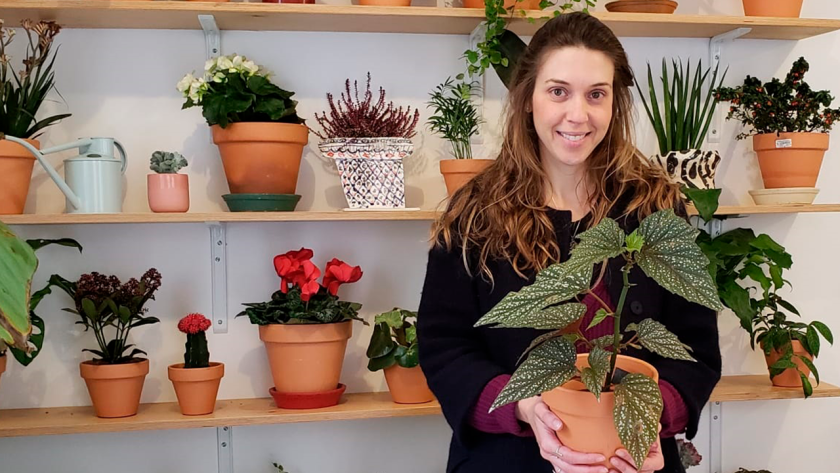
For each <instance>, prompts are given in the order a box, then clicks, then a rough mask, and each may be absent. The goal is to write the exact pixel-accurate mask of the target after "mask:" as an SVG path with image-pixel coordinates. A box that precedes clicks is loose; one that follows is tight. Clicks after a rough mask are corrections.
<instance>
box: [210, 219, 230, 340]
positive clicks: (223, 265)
mask: <svg viewBox="0 0 840 473" xmlns="http://www.w3.org/2000/svg"><path fill="white" fill-rule="evenodd" d="M207 226H208V227H209V228H210V279H211V291H212V292H211V296H212V298H213V317H212V319H211V320H212V321H213V333H227V331H228V306H227V255H226V253H227V236H226V233H227V232H226V231H225V230H226V228H225V224H224V223H219V222H207Z"/></svg>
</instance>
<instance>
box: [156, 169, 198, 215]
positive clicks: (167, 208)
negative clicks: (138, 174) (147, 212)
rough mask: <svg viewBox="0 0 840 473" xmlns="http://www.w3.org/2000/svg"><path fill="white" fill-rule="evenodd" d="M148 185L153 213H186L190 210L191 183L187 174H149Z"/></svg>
mask: <svg viewBox="0 0 840 473" xmlns="http://www.w3.org/2000/svg"><path fill="white" fill-rule="evenodd" d="M148 185H149V208H150V209H152V212H186V211H187V210H189V209H190V181H189V176H187V175H186V174H149V175H148Z"/></svg>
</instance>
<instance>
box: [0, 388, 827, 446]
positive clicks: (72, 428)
mask: <svg viewBox="0 0 840 473" xmlns="http://www.w3.org/2000/svg"><path fill="white" fill-rule="evenodd" d="M802 397H803V395H802V390H801V389H799V388H776V387H773V386H772V385H771V384H770V380H769V379H768V377H767V375H750V376H724V377H723V378H722V379H721V381H720V383H718V385H717V387H716V388H715V390H714V392H713V393H712V397H711V399H710V401H712V402H716V401H717V402H724V401H726V402H728V401H761V400H773V399H799V398H802ZM812 397H815V398H817V397H840V388H838V387H837V386H833V385H831V384H828V383H822V384H820V385H819V386H817V387H815V388H814V394H813V396H812ZM440 414H441V409H440V404H439V403H438V402H437V401H433V402H430V403H426V404H395V403H393V402H392V401H391V396H390V394H388V393H387V392H380V393H360V394H348V395H345V396H344V398H343V399H342V402H341V404H339V405H337V406H335V407H328V408H324V409H311V410H291V409H278V408H277V407H275V405H274V401H272V400H271V399H268V398H261V399H234V400H226V401H218V402H217V403H216V411H215V412H214V413H213V414H210V415H206V416H184V415H181V412H180V411H179V410H178V404H177V403H174V402H166V403H156V404H142V405H141V406H140V411H139V412H138V413H137V415H136V416H133V417H124V418H120V419H100V418H98V417H96V416H94V414H93V408H91V407H89V406H85V407H53V408H47V409H6V410H0V437H25V436H32V435H62V434H87V433H96V432H128V431H138V430H169V429H196V428H205V427H224V426H244V425H267V424H287V423H295V422H323V421H335V420H360V419H381V418H390V417H412V416H430V415H440Z"/></svg>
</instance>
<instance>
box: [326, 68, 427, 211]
mask: <svg viewBox="0 0 840 473" xmlns="http://www.w3.org/2000/svg"><path fill="white" fill-rule="evenodd" d="M353 91H354V92H355V93H354V92H351V90H350V79H347V80H346V81H345V82H344V92H342V93H341V100H340V101H338V104H336V103H335V102H334V101H333V95H332V94H330V93H327V101H328V102H329V104H330V110H329V115H328V114H327V112H322V113H321V115H320V116H319V115H318V114H317V113H316V114H315V119H316V120H317V121H318V123H319V124H320V125H321V127H322V128H323V133H321V132H318V131H314V133H315V134H316V135H318V137H319V138H321V140H322V141H321V143H319V144H318V149H319V150H320V151H321V154H322V155H323V156H324V157H325V158H327V159H334V160H335V163H336V166H337V167H338V173H339V176H340V177H341V187H342V189H343V190H344V197H345V198H346V199H347V203H348V204H349V205H350V208H351V209H382V208H385V209H394V208H405V173H404V171H403V159H404V158H407V157H409V156H411V153H412V152H413V151H414V143H412V141H411V138H412V137H413V136H414V134H415V132H414V128H415V127H416V126H417V122H418V120H419V119H420V112H419V111H418V110H414V112H413V113H412V111H411V107H405V109H403V107H397V106H395V105H394V102H388V103H387V104H386V103H385V89H383V88H382V87H380V88H379V97H378V98H377V100H375V101H374V98H373V93H372V92H371V90H370V73H368V75H367V84H366V87H365V90H364V93H363V96H362V98H359V84H358V82H357V81H353Z"/></svg>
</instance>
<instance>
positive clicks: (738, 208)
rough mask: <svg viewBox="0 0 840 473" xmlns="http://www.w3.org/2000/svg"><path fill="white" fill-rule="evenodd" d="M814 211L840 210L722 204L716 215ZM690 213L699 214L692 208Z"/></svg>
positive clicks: (813, 206) (816, 206)
mask: <svg viewBox="0 0 840 473" xmlns="http://www.w3.org/2000/svg"><path fill="white" fill-rule="evenodd" d="M814 212H840V205H838V204H810V205H804V204H785V205H721V206H720V207H719V208H718V211H717V212H716V213H715V215H756V214H796V213H814ZM689 213H690V214H692V215H697V212H696V211H695V210H694V209H693V208H690V210H689Z"/></svg>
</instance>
